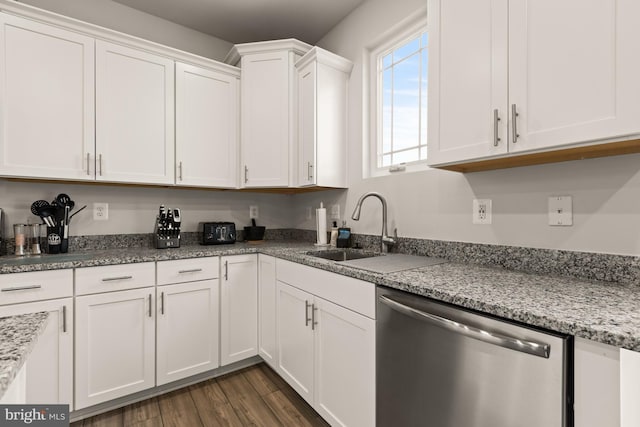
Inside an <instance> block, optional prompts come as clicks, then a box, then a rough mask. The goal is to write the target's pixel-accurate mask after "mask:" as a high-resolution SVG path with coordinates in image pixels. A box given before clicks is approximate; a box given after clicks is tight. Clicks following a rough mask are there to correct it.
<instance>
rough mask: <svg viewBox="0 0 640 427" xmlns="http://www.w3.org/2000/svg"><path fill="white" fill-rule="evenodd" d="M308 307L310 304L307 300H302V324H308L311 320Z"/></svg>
mask: <svg viewBox="0 0 640 427" xmlns="http://www.w3.org/2000/svg"><path fill="white" fill-rule="evenodd" d="M309 307H311V304H309V301H308V300H305V301H304V326H309V322H310V321H311V318H310V317H309Z"/></svg>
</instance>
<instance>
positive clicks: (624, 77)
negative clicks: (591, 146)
mask: <svg viewBox="0 0 640 427" xmlns="http://www.w3.org/2000/svg"><path fill="white" fill-rule="evenodd" d="M639 19H640V3H639V2H637V1H635V0H565V1H562V2H557V1H553V0H536V1H526V0H511V1H510V2H509V104H510V105H509V106H510V108H513V107H512V106H513V105H515V106H516V107H515V108H516V111H517V114H518V116H517V117H516V119H515V124H516V126H515V131H516V132H517V134H518V135H519V136H518V137H517V139H514V138H513V135H511V136H512V138H511V139H510V143H511V144H510V147H509V151H512V152H518V151H523V150H534V149H539V148H546V147H552V146H559V145H565V144H572V143H577V142H585V141H594V140H601V139H607V138H616V137H623V136H627V135H631V134H634V133H638V132H640V120H638V117H640V79H638V76H639V75H640V60H638V52H639V51H640V29H639V27H638V20H639ZM510 120H511V121H512V125H511V129H512V132H511V133H512V134H513V128H514V127H513V120H514V118H513V114H511V113H510Z"/></svg>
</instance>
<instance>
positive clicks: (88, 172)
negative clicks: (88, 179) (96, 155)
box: [87, 153, 91, 175]
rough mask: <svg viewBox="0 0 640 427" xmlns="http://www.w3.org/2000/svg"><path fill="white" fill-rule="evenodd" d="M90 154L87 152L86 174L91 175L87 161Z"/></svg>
mask: <svg viewBox="0 0 640 427" xmlns="http://www.w3.org/2000/svg"><path fill="white" fill-rule="evenodd" d="M90 156H91V155H90V154H89V153H87V175H91V171H90V170H89V161H90V160H91V159H90Z"/></svg>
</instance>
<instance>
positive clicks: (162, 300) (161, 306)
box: [160, 292, 164, 314]
mask: <svg viewBox="0 0 640 427" xmlns="http://www.w3.org/2000/svg"><path fill="white" fill-rule="evenodd" d="M160 302H161V304H160V314H164V292H161V293H160Z"/></svg>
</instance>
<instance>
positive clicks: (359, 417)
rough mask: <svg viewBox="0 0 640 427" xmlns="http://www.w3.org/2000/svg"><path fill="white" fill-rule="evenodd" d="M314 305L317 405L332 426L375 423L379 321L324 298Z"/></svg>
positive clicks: (316, 407)
mask: <svg viewBox="0 0 640 427" xmlns="http://www.w3.org/2000/svg"><path fill="white" fill-rule="evenodd" d="M314 304H315V305H314V309H315V310H316V312H315V314H314V319H315V321H316V322H317V324H316V325H315V352H314V353H315V357H314V359H315V391H314V394H315V404H314V408H315V409H316V410H317V411H318V413H319V414H320V415H322V417H323V418H324V419H325V420H327V421H328V422H329V424H331V425H342V426H372V425H375V412H376V411H375V403H376V398H375V396H376V392H375V388H376V381H375V373H376V372H375V369H376V368H375V350H376V346H375V332H376V329H375V326H376V324H375V321H374V320H372V319H369V318H368V317H365V316H362V315H360V314H357V313H355V312H353V311H351V310H347V309H345V308H343V307H340V306H338V305H336V304H333V303H330V302H328V301H326V300H323V299H321V298H316V299H315V303H314Z"/></svg>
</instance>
